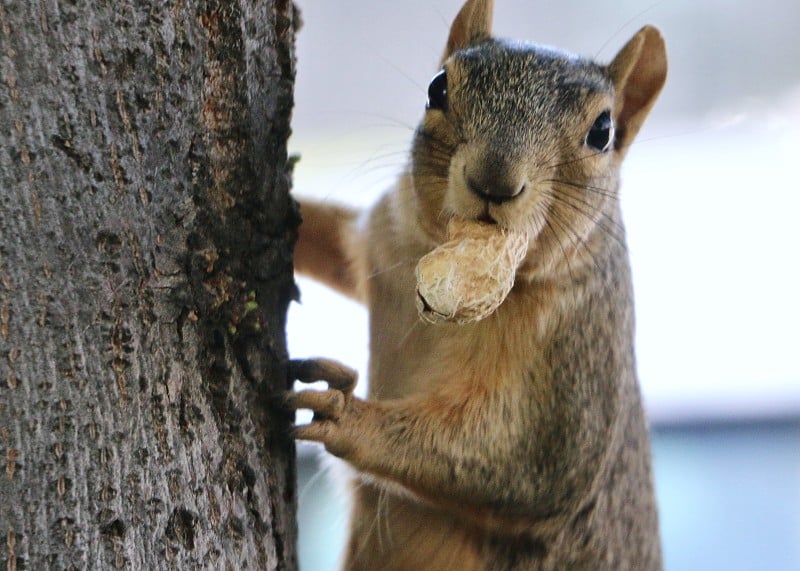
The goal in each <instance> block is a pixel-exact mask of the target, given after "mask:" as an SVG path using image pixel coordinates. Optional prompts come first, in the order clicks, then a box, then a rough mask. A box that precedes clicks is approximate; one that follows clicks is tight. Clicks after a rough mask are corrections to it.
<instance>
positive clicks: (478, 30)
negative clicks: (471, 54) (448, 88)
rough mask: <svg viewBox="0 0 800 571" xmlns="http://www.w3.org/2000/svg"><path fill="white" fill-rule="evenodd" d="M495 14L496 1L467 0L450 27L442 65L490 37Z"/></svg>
mask: <svg viewBox="0 0 800 571" xmlns="http://www.w3.org/2000/svg"><path fill="white" fill-rule="evenodd" d="M493 12H494V0H467V2H466V4H464V6H462V7H461V10H460V11H459V12H458V16H456V19H455V20H453V24H452V25H451V26H450V36H449V37H448V38H447V47H446V48H445V50H444V56H442V62H441V63H444V61H445V60H446V59H447V58H449V57H450V56H451V55H452V53H453V52H456V51H458V50H461V49H464V48H466V47H469V46H470V45H472V44H474V43H475V42H478V41H480V40H482V39H485V38H488V37H490V36H491V35H492V14H493Z"/></svg>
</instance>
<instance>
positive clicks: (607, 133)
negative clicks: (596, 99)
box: [586, 111, 614, 153]
mask: <svg viewBox="0 0 800 571" xmlns="http://www.w3.org/2000/svg"><path fill="white" fill-rule="evenodd" d="M613 140H614V121H612V120H611V111H603V112H602V113H600V115H599V116H598V117H597V119H595V120H594V125H592V128H591V129H589V133H588V134H587V135H586V145H587V146H589V147H591V148H593V149H595V150H596V151H600V152H601V153H604V152H606V151H607V150H608V149H609V148H610V147H611V142H612V141H613Z"/></svg>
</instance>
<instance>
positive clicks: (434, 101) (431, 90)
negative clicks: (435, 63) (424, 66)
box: [425, 70, 447, 111]
mask: <svg viewBox="0 0 800 571" xmlns="http://www.w3.org/2000/svg"><path fill="white" fill-rule="evenodd" d="M425 109H439V110H440V111H446V110H447V72H446V71H445V70H442V71H440V72H439V73H437V74H436V75H434V76H433V79H432V80H431V84H430V85H429V86H428V104H427V105H426V106H425Z"/></svg>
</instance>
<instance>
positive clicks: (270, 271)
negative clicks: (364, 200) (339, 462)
mask: <svg viewBox="0 0 800 571" xmlns="http://www.w3.org/2000/svg"><path fill="white" fill-rule="evenodd" d="M297 21H298V20H297V15H296V13H295V10H294V7H293V5H292V4H291V2H289V1H288V0H230V1H226V0H206V1H203V0H174V1H172V2H148V1H145V0H130V1H127V2H94V3H92V2H84V1H81V0H66V1H64V0H61V1H59V0H34V1H31V2H26V1H19V0H0V187H1V189H0V460H2V462H1V463H0V532H2V536H3V537H2V540H0V563H2V564H3V565H4V566H3V567H2V568H3V569H6V570H14V569H50V568H58V569H70V568H71V569H113V568H122V567H128V568H131V569H161V568H183V569H189V568H214V569H294V568H295V567H296V555H295V535H296V530H295V523H294V445H293V443H292V442H291V440H290V438H288V435H287V427H288V426H289V424H290V422H291V419H290V418H289V417H288V416H287V415H286V414H285V413H283V412H281V409H280V407H278V406H275V405H274V404H271V403H274V401H275V399H272V398H271V397H272V396H273V395H275V394H277V393H278V392H280V391H282V390H284V389H285V388H286V362H287V355H286V346H285V337H284V322H285V315H286V308H287V305H288V303H289V301H290V300H291V298H292V297H293V296H294V295H295V286H294V280H293V277H292V261H291V252H292V247H293V243H294V239H295V234H296V227H297V224H298V214H297V209H296V205H295V203H294V202H293V200H292V199H291V198H290V196H289V185H290V177H291V165H290V161H287V156H286V139H287V137H288V134H289V115H290V111H291V106H292V89H293V81H294V32H295V28H296V23H297Z"/></svg>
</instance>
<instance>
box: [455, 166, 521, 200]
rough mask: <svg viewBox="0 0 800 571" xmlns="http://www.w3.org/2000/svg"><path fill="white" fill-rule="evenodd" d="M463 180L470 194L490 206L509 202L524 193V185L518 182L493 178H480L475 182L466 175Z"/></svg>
mask: <svg viewBox="0 0 800 571" xmlns="http://www.w3.org/2000/svg"><path fill="white" fill-rule="evenodd" d="M464 180H465V182H466V184H467V188H468V189H469V190H470V192H471V193H472V194H474V195H475V196H477V197H478V198H480V199H481V200H485V201H486V202H489V203H491V204H503V203H504V202H509V201H511V200H514V199H515V198H517V197H518V196H519V195H521V194H522V193H523V192H525V183H524V182H520V181H518V180H503V179H501V178H495V177H492V178H489V177H481V178H479V179H477V180H476V179H474V178H472V177H470V176H468V175H466V173H465V176H464Z"/></svg>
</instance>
